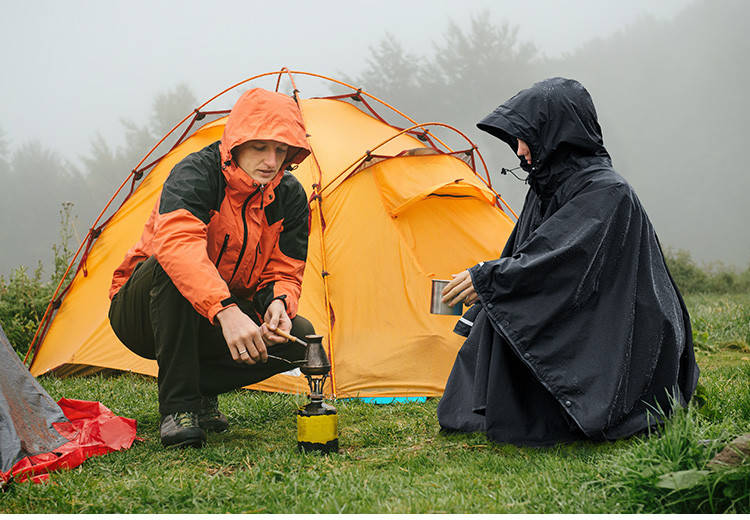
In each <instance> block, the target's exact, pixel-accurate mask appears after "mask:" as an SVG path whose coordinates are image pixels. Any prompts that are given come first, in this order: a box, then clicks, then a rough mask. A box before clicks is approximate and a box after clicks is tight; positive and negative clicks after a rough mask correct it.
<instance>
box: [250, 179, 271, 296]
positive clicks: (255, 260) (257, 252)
mask: <svg viewBox="0 0 750 520" xmlns="http://www.w3.org/2000/svg"><path fill="white" fill-rule="evenodd" d="M265 189H266V186H265V184H264V185H263V186H261V187H260V209H263V199H264V195H265ZM261 218H262V217H261ZM260 234H261V236H260V237H258V245H256V246H255V258H253V267H251V268H250V276H248V278H247V283H248V285H250V280H252V279H253V271H255V264H257V263H258V255H260V253H261V251H260V239H261V237H262V236H263V230H262V229H261V231H260Z"/></svg>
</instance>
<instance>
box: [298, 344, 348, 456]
mask: <svg viewBox="0 0 750 520" xmlns="http://www.w3.org/2000/svg"><path fill="white" fill-rule="evenodd" d="M305 339H306V340H307V353H306V355H305V364H304V365H302V366H301V367H300V371H302V373H303V374H305V377H307V383H308V384H309V385H310V402H309V403H308V404H307V405H305V406H304V407H302V408H299V409H298V410H297V448H298V449H299V450H300V451H303V452H320V453H332V452H333V453H335V452H337V451H338V450H339V433H338V416H337V415H336V408H334V407H333V406H331V405H329V404H327V403H325V402H323V385H324V384H325V381H326V379H327V378H328V374H329V373H330V371H331V363H330V362H329V361H328V356H326V352H325V350H324V349H323V343H322V340H323V336H317V335H309V336H305Z"/></svg>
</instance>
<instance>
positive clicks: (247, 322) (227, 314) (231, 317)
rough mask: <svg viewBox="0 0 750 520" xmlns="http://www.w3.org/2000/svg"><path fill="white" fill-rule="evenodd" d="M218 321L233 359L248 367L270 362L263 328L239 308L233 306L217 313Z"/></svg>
mask: <svg viewBox="0 0 750 520" xmlns="http://www.w3.org/2000/svg"><path fill="white" fill-rule="evenodd" d="M216 319H217V321H218V322H219V324H220V325H221V332H222V334H224V339H225V340H226V342H227V347H228V348H229V353H230V354H232V359H234V360H235V361H237V362H238V363H246V364H248V365H254V364H255V363H257V362H258V361H260V362H261V363H265V362H266V361H268V353H267V352H266V344H265V343H263V333H262V331H261V328H260V327H258V326H257V325H256V324H255V322H254V321H253V320H252V319H250V316H248V315H247V314H245V313H244V312H242V311H241V310H240V308H239V307H237V306H236V305H232V306H231V307H227V308H226V309H222V310H220V311H219V312H218V313H216Z"/></svg>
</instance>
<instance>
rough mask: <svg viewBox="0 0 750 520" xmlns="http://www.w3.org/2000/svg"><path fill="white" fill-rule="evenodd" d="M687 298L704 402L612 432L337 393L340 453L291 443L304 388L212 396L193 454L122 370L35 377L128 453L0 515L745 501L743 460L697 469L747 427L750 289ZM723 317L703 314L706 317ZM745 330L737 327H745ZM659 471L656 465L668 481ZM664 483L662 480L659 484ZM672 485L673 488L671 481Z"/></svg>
mask: <svg viewBox="0 0 750 520" xmlns="http://www.w3.org/2000/svg"><path fill="white" fill-rule="evenodd" d="M725 298H726V297H724V296H713V297H712V296H702V297H695V298H691V299H688V302H687V303H688V306H689V308H690V310H691V312H692V313H693V319H694V321H695V320H696V318H698V319H703V320H704V321H703V322H699V326H698V327H696V329H697V330H699V331H702V330H705V331H707V334H708V336H707V343H706V345H708V346H709V347H710V348H705V349H704V348H701V349H699V352H698V358H699V364H700V365H701V370H702V375H701V382H700V387H699V392H698V394H699V396H700V400H701V401H703V403H704V404H703V405H702V406H701V407H700V408H698V407H691V408H690V409H688V410H686V411H683V412H680V413H677V414H675V415H674V416H673V418H672V419H670V420H669V421H668V422H667V424H666V427H665V430H664V431H663V432H661V434H654V435H652V436H643V437H637V438H633V439H627V440H621V441H617V442H613V443H590V442H579V443H575V444H569V445H560V446H556V447H552V448H543V449H539V448H518V447H515V446H508V445H497V444H493V443H491V442H489V441H488V440H487V439H486V437H485V436H484V435H482V434H453V435H444V434H441V433H440V432H439V427H438V424H437V420H436V414H435V410H436V407H437V400H435V399H432V400H428V401H427V402H426V403H408V404H391V405H379V406H378V405H371V404H365V403H360V402H352V401H337V402H335V403H334V404H335V406H336V407H337V408H338V412H339V442H340V445H341V450H340V453H339V454H336V455H331V456H318V455H314V454H300V453H298V452H297V451H296V424H295V415H294V412H295V409H296V407H297V406H298V405H299V404H301V403H303V402H304V401H305V398H304V397H302V396H286V395H275V394H264V393H257V392H249V391H238V392H234V393H230V394H226V395H223V396H221V398H220V405H221V408H222V410H223V411H224V412H225V413H226V414H227V415H228V416H229V418H230V421H231V429H230V431H229V432H227V433H223V434H212V435H210V436H209V441H208V444H207V446H206V447H205V448H204V449H202V450H193V449H190V450H183V451H168V450H164V449H162V448H161V446H160V444H159V435H158V412H157V407H156V385H155V382H154V381H153V380H152V379H150V378H146V377H141V376H138V375H133V374H123V375H118V376H114V377H102V376H94V377H87V378H77V379H64V380H62V379H56V378H53V377H42V378H40V381H41V383H42V384H43V385H44V386H45V388H47V390H48V391H49V392H50V394H51V395H52V396H53V398H55V399H58V398H60V397H63V396H64V397H69V398H76V399H86V400H96V401H101V402H102V403H104V404H105V405H106V406H108V407H109V408H110V409H112V411H113V412H115V413H116V414H118V415H124V416H127V417H133V418H136V419H137V420H138V431H139V435H140V436H141V437H143V438H144V441H143V442H137V443H136V444H135V445H134V446H133V447H132V448H131V449H129V450H126V451H124V452H118V453H112V454H108V455H106V456H103V457H98V458H94V459H90V460H88V461H87V462H85V463H84V464H83V465H82V466H80V467H79V468H76V469H74V470H72V471H61V472H58V473H55V474H53V477H52V483H50V484H44V485H35V484H29V483H13V484H12V485H10V486H9V487H8V489H7V490H6V491H5V492H4V493H2V494H0V513H252V512H260V513H316V512H319V513H665V512H666V513H671V512H750V465H748V464H745V465H743V466H740V467H739V468H736V469H728V470H722V471H708V470H707V469H706V467H705V463H706V461H708V460H709V459H710V458H711V457H712V456H713V455H714V454H715V453H716V452H717V451H718V450H719V449H720V448H721V447H722V446H723V445H724V444H725V443H726V442H727V441H729V440H731V439H732V438H733V437H735V436H737V435H739V434H741V433H744V432H748V431H750V384H748V380H750V359H748V357H750V354H749V353H747V352H744V351H743V350H742V348H730V347H729V346H728V345H726V344H724V342H732V341H734V339H733V338H735V339H741V340H743V341H745V342H747V341H748V336H747V327H748V324H747V322H742V321H740V322H736V321H735V322H734V323H730V322H729V321H728V318H727V317H726V316H735V315H737V313H738V312H739V315H740V316H743V314H742V313H743V312H744V316H747V312H748V308H750V301H748V298H744V297H743V298H744V299H742V298H740V304H738V305H740V307H741V309H740V310H739V311H736V310H733V307H732V305H733V303H732V302H736V301H737V300H736V299H735V297H734V296H731V297H729V299H725ZM715 313H719V314H721V315H722V316H724V317H723V318H721V319H714V318H713V314H715ZM743 338H744V339H743ZM665 475H666V477H665ZM670 486H671V487H670ZM675 488H676V489H675Z"/></svg>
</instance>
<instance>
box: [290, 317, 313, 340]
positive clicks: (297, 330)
mask: <svg viewBox="0 0 750 520" xmlns="http://www.w3.org/2000/svg"><path fill="white" fill-rule="evenodd" d="M291 333H292V335H294V336H296V337H298V338H304V337H305V336H308V335H311V334H315V327H313V324H312V323H310V320H308V319H307V318H305V317H304V316H300V315H299V314H298V315H297V316H295V317H294V319H293V320H292V330H291Z"/></svg>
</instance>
